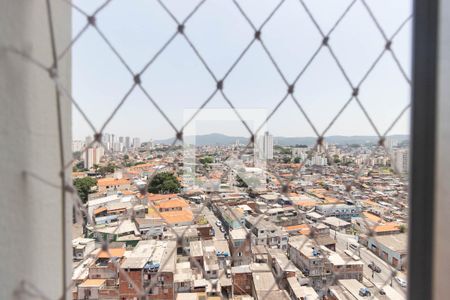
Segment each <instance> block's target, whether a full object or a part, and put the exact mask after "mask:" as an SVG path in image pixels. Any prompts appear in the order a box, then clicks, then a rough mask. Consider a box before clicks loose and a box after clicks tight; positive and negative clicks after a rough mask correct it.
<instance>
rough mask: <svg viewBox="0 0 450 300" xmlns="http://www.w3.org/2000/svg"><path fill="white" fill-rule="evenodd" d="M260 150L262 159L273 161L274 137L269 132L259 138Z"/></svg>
mask: <svg viewBox="0 0 450 300" xmlns="http://www.w3.org/2000/svg"><path fill="white" fill-rule="evenodd" d="M258 150H259V158H260V159H273V136H272V135H271V134H269V132H268V131H266V132H265V133H264V135H263V136H261V137H259V141H258Z"/></svg>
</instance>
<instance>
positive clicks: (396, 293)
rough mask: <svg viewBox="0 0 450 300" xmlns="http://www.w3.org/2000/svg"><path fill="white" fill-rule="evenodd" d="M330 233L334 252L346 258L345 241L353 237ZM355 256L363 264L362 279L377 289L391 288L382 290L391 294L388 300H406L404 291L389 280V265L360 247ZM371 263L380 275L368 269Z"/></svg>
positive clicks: (396, 283)
mask: <svg viewBox="0 0 450 300" xmlns="http://www.w3.org/2000/svg"><path fill="white" fill-rule="evenodd" d="M330 232H331V236H332V237H333V238H334V237H336V252H338V253H339V254H341V256H342V257H343V258H345V257H348V256H347V255H346V254H345V253H344V251H345V250H347V249H348V248H347V241H348V239H349V238H352V239H354V238H355V236H353V235H349V234H344V233H340V232H335V231H333V230H331V231H330ZM355 254H357V255H358V256H359V257H360V258H361V261H362V262H364V269H363V272H364V277H365V278H366V279H367V280H368V281H370V282H371V283H372V284H374V285H375V286H377V287H378V288H383V287H387V286H392V288H393V289H389V288H384V290H385V292H386V293H387V294H388V293H389V294H392V295H389V296H390V297H389V298H391V299H406V289H405V288H402V287H401V286H400V285H399V284H398V282H397V281H396V280H395V278H393V277H392V280H391V274H392V270H393V268H392V267H391V266H390V265H389V264H387V263H386V262H384V261H383V260H382V259H381V258H379V257H378V256H376V255H375V254H374V253H372V252H371V251H370V250H368V249H367V248H365V247H363V246H361V248H360V251H359V254H358V253H355ZM371 262H374V263H375V264H376V265H377V266H378V267H380V269H381V272H380V273H376V272H373V271H372V270H371V269H370V268H369V266H368V265H369V264H370V263H371ZM372 276H373V277H372ZM403 276H404V275H403Z"/></svg>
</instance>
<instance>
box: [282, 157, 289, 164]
mask: <svg viewBox="0 0 450 300" xmlns="http://www.w3.org/2000/svg"><path fill="white" fill-rule="evenodd" d="M290 161H291V159H290V158H289V157H287V156H285V157H283V162H284V163H285V164H287V163H289V162H290Z"/></svg>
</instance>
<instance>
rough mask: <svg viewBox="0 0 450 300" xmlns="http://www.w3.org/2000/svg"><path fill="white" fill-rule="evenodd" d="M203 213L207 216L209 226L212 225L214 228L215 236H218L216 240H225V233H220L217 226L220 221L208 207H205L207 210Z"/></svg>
mask: <svg viewBox="0 0 450 300" xmlns="http://www.w3.org/2000/svg"><path fill="white" fill-rule="evenodd" d="M203 213H204V214H205V217H206V219H207V220H208V222H209V224H211V226H212V227H213V229H214V232H215V235H216V239H218V240H224V239H225V237H224V235H223V233H222V232H221V231H220V228H219V226H217V225H216V222H217V221H218V219H217V217H216V216H215V215H214V213H213V212H212V211H211V210H210V209H209V208H207V207H205V209H204V210H203Z"/></svg>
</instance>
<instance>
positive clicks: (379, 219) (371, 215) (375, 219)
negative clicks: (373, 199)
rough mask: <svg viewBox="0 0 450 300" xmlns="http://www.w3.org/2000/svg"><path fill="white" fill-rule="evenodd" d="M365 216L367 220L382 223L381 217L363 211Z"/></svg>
mask: <svg viewBox="0 0 450 300" xmlns="http://www.w3.org/2000/svg"><path fill="white" fill-rule="evenodd" d="M363 215H364V217H365V218H367V219H369V220H370V221H372V222H376V223H378V222H380V221H381V218H380V217H379V216H377V215H374V214H372V213H370V212H368V211H363Z"/></svg>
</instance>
